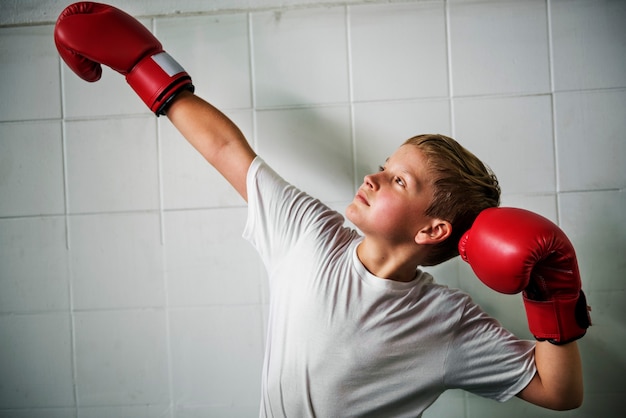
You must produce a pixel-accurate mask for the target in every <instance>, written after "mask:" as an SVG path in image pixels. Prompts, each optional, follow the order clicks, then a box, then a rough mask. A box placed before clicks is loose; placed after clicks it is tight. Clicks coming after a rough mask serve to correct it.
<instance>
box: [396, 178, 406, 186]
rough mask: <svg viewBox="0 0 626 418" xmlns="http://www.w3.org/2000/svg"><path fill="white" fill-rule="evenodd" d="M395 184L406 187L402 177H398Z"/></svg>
mask: <svg viewBox="0 0 626 418" xmlns="http://www.w3.org/2000/svg"><path fill="white" fill-rule="evenodd" d="M395 182H396V183H398V185H400V186H402V187H404V180H402V179H401V178H400V177H396V178H395Z"/></svg>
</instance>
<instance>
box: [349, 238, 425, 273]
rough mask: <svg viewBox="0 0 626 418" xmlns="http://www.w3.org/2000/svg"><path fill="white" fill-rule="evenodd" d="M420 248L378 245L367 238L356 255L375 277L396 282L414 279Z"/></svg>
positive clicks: (358, 248) (414, 246)
mask: <svg viewBox="0 0 626 418" xmlns="http://www.w3.org/2000/svg"><path fill="white" fill-rule="evenodd" d="M420 253H421V251H420V247H418V246H416V244H414V245H412V246H393V247H390V246H388V245H386V244H385V245H380V244H379V243H377V242H374V241H373V240H371V239H367V237H366V238H365V239H364V240H363V241H362V242H361V243H360V244H359V246H358V247H357V250H356V254H357V256H358V257H359V260H360V261H361V263H363V265H364V266H365V268H366V269H367V270H368V271H369V272H370V273H372V274H373V275H375V276H377V277H381V278H384V279H388V280H394V281H398V282H410V281H411V280H413V279H414V278H415V271H416V268H417V266H418V265H419V261H420V259H421V257H420Z"/></svg>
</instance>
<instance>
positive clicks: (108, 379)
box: [0, 0, 626, 418]
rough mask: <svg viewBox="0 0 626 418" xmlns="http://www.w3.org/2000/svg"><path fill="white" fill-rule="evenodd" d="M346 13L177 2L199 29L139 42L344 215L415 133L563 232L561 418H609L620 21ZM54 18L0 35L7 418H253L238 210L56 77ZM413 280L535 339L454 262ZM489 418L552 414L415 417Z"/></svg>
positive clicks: (617, 306)
mask: <svg viewBox="0 0 626 418" xmlns="http://www.w3.org/2000/svg"><path fill="white" fill-rule="evenodd" d="M218 3H219V2H218ZM349 3H350V4H349V5H341V4H340V2H333V3H332V6H327V5H321V4H320V5H317V6H316V5H315V4H313V5H310V6H309V7H289V6H285V7H282V8H270V9H263V10H260V9H258V10H252V11H246V10H243V9H242V10H239V11H235V9H230V10H221V9H220V7H221V8H224V7H227V6H225V5H224V4H225V3H224V4H222V3H219V5H218V6H217V9H216V10H214V11H212V12H210V13H209V12H207V7H208V6H206V5H205V4H204V3H203V4H202V5H200V4H199V3H198V2H195V0H185V1H181V2H179V3H178V5H177V6H176V7H177V8H178V10H181V11H185V12H192V13H190V14H185V13H182V14H177V13H176V12H175V9H173V8H171V9H170V8H168V9H164V10H163V11H162V13H155V15H158V16H157V17H154V18H151V17H150V16H143V17H142V18H141V22H142V23H143V24H144V25H146V27H148V28H149V29H150V30H152V31H154V33H156V34H157V35H158V36H159V38H160V40H161V41H162V43H163V45H164V47H165V48H166V50H167V51H168V52H170V53H171V54H172V56H174V57H175V58H176V59H177V60H178V61H179V62H180V63H181V64H183V65H184V66H185V67H186V68H187V70H188V71H189V73H190V74H191V75H192V76H193V77H194V82H195V85H196V87H197V92H198V93H199V94H200V95H201V96H203V97H205V98H207V99H208V100H210V101H211V102H213V103H214V104H216V105H217V106H218V107H220V108H222V109H223V110H224V111H225V112H226V113H227V114H228V115H229V116H230V117H231V118H232V119H233V120H234V121H235V122H236V123H237V124H238V125H239V126H240V128H241V129H242V131H243V132H244V134H245V135H246V136H247V137H248V138H249V140H250V142H251V143H252V144H254V146H255V149H256V150H257V151H258V152H259V153H260V154H261V156H262V157H263V158H265V159H266V160H267V161H268V162H270V163H271V164H272V165H273V166H274V167H275V168H276V169H277V170H278V171H279V172H280V173H281V174H283V175H284V177H286V178H287V179H289V180H291V181H292V182H294V183H295V184H297V185H298V186H300V187H302V188H303V189H305V190H307V191H309V192H310V193H312V194H314V195H316V196H317V197H320V198H322V199H323V200H326V201H327V202H329V203H330V204H331V206H332V207H334V208H337V209H338V210H342V209H343V208H344V207H345V205H346V204H347V202H349V201H350V200H351V199H352V196H353V193H354V189H355V187H357V186H358V185H359V184H360V183H361V181H362V178H363V176H364V175H365V174H367V173H369V172H371V171H372V170H376V168H377V166H378V165H379V164H380V163H381V162H383V161H384V159H385V158H386V157H387V156H388V155H389V154H391V153H392V152H393V151H394V150H395V148H396V147H397V146H398V145H399V144H400V143H401V142H402V141H404V140H405V139H407V138H408V137H410V136H413V135H415V134H418V133H424V132H439V133H443V134H446V135H452V136H455V137H456V138H457V139H458V140H459V141H461V142H462V143H463V144H464V145H466V146H467V147H468V148H469V149H470V150H471V151H473V152H474V153H475V154H477V155H478V156H479V157H480V158H482V159H483V160H484V161H485V162H486V163H487V164H488V165H490V166H491V167H492V168H493V169H494V171H495V172H496V173H497V174H498V176H499V178H500V180H501V183H502V187H503V192H504V194H503V198H502V204H503V205H508V206H517V207H523V208H527V209H530V210H533V211H536V212H538V213H541V214H543V215H544V216H546V217H548V218H549V219H551V220H553V221H554V222H557V223H559V225H560V226H561V227H562V228H563V229H564V230H565V232H566V233H567V234H568V236H569V237H570V238H571V240H572V242H573V244H574V246H575V247H576V250H577V253H578V257H579V263H580V269H581V273H582V279H583V285H584V288H585V291H586V292H587V295H588V299H589V301H590V303H591V305H592V306H593V312H592V315H593V320H594V326H593V327H592V328H591V329H590V330H589V333H588V335H587V336H586V337H585V338H584V339H582V340H581V342H580V349H581V352H582V354H583V363H584V379H585V387H586V400H585V404H584V405H583V407H582V408H581V409H579V410H577V411H573V412H569V413H558V416H561V417H570V416H571V417H596V416H602V417H609V418H610V417H618V416H621V412H622V411H623V410H624V406H625V405H624V399H626V389H625V387H624V385H623V376H624V374H625V373H626V366H625V365H626V357H625V355H624V350H623V349H622V347H623V346H624V344H626V327H625V326H624V318H625V317H626V311H625V310H624V307H625V306H626V285H625V284H624V280H623V278H624V277H625V276H626V263H625V262H624V254H625V252H624V251H625V249H626V230H625V228H624V225H626V218H625V215H624V213H626V211H624V208H625V207H626V199H625V196H626V194H625V193H624V186H625V184H626V170H625V169H624V167H625V165H624V164H623V161H624V160H626V148H625V146H624V144H625V143H626V142H625V141H624V139H623V132H624V131H625V130H626V125H625V122H624V121H625V120H626V114H625V113H626V112H625V110H624V109H626V106H625V105H626V95H625V93H626V31H624V30H623V22H624V21H625V18H626V2H623V1H617V0H567V1H565V0H519V1H518V0H516V1H512V0H511V1H504V0H503V1H500V0H447V1H444V0H432V1H399V2H387V1H383V0H377V1H373V2H369V1H368V2H365V1H364V2H358V3H359V4H356V3H357V2H354V1H351V2H349ZM151 4H152V3H151ZM285 4H287V3H285ZM289 4H292V3H289ZM325 4H328V2H325ZM140 6H141V5H139V4H134V5H133V7H139V8H140V9H141V7H140ZM178 6H180V7H178ZM15 7H16V8H20V7H24V8H26V7H27V6H22V5H21V3H20V4H17V3H16V6H15ZM59 7H61V6H59ZM168 7H169V6H168ZM151 10H152V9H151ZM194 11H198V12H201V13H199V14H194V13H193V12H194ZM59 12H60V10H59ZM54 18H55V16H50V17H49V18H48V20H47V22H48V23H47V24H38V25H31V24H29V22H23V24H22V23H17V24H15V25H13V26H11V27H0V53H1V55H2V60H1V62H0V74H1V75H2V77H0V97H2V99H3V100H2V101H0V418H4V417H11V418H15V417H17V418H21V417H29V418H32V417H34V418H40V417H41V418H43V417H46V418H48V417H53V418H56V417H59V418H61V417H63V418H66V417H72V418H79V417H80V418H85V417H87V418H104V417H107V418H108V417H129V418H131V417H132V418H136V417H140V418H144V417H145V418H152V417H159V418H162V417H167V418H174V417H177V418H181V417H184V418H200V417H207V416H217V417H249V416H256V415H257V414H258V403H259V393H260V386H259V382H260V373H261V360H262V356H263V346H264V333H265V319H266V317H267V301H268V295H267V287H266V285H265V277H266V275H265V272H264V271H263V270H262V266H261V263H260V262H259V259H258V257H257V255H256V254H255V253H254V252H253V250H252V249H251V247H250V246H249V244H248V243H246V242H245V241H244V240H243V239H242V238H241V231H242V229H243V225H244V223H245V215H246V210H245V206H244V202H243V201H242V200H241V198H240V197H239V196H238V195H237V194H236V193H235V192H233V191H232V190H231V189H230V186H228V184H227V183H226V182H225V181H224V180H223V179H222V178H221V177H220V176H219V175H218V174H217V173H216V172H215V171H214V170H213V169H212V168H211V167H209V166H208V165H207V164H206V163H205V162H204V161H203V160H202V158H201V157H200V156H199V155H198V154H197V153H196V152H195V151H194V150H193V149H192V148H191V147H190V146H189V145H188V144H187V143H186V142H185V141H184V140H183V139H182V138H181V137H180V135H179V134H178V133H177V132H175V131H174V129H173V128H172V127H171V126H170V124H169V123H168V121H167V119H166V118H163V117H161V118H159V119H156V118H155V117H154V116H153V115H151V114H150V112H149V111H148V110H147V109H146V108H145V106H144V105H143V103H142V102H141V101H140V100H139V99H138V98H137V97H136V96H135V94H134V93H133V92H132V90H131V89H130V88H129V87H128V86H127V84H126V82H125V80H124V78H123V77H120V76H119V75H118V74H116V73H115V72H114V71H112V70H110V69H108V68H104V71H103V77H102V80H100V81H99V82H97V83H93V84H89V83H86V82H84V81H82V80H80V79H79V78H78V77H77V76H75V75H74V74H73V73H72V72H71V71H70V70H69V69H68V68H67V66H65V65H64V64H63V63H61V62H60V60H59V58H58V54H57V52H56V50H55V48H54V43H53V41H52V33H53V26H52V22H53V20H54ZM428 270H429V271H431V272H432V273H433V274H434V275H435V277H436V278H437V280H438V281H440V282H442V283H445V284H448V285H450V286H454V287H461V288H463V289H465V290H467V291H468V292H469V293H470V294H471V295H472V297H473V298H474V299H475V300H476V301H477V302H479V303H480V304H481V305H482V306H483V307H484V308H485V309H486V310H487V311H488V312H490V313H491V314H493V315H494V316H495V317H497V318H498V319H499V320H500V321H501V322H502V323H503V324H504V325H505V326H507V327H509V328H510V329H511V330H512V331H514V332H516V333H517V334H519V335H520V336H523V337H530V335H529V333H528V329H527V325H526V319H525V313H524V309H523V306H522V303H521V301H520V299H519V297H518V296H516V295H513V296H503V295H499V294H496V293H494V292H492V291H490V290H489V289H487V288H486V287H485V286H483V285H482V283H480V281H479V280H478V279H476V278H475V277H474V275H473V274H472V273H471V270H470V268H469V266H468V265H467V264H465V263H463V262H462V261H460V260H458V259H455V260H451V261H450V262H447V263H444V264H442V265H440V266H436V267H433V268H429V269H428ZM504 415H506V416H510V417H528V416H532V417H553V416H556V415H557V413H554V412H550V411H546V410H543V409H540V408H536V407H533V406H531V405H529V404H526V403H524V402H522V401H519V400H517V399H514V400H512V401H510V402H507V403H505V404H498V403H495V402H492V401H487V400H484V399H481V398H477V397H475V396H474V395H470V394H466V393H463V392H457V391H452V392H447V393H445V394H444V395H443V396H442V397H441V398H440V399H439V400H438V401H437V402H436V403H435V404H434V405H433V406H432V407H431V408H430V409H429V410H428V411H427V412H426V413H425V414H424V416H427V417H447V416H450V417H481V418H483V417H501V416H504Z"/></svg>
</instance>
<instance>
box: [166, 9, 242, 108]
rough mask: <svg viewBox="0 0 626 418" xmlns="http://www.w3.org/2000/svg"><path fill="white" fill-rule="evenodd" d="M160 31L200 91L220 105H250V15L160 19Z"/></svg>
mask: <svg viewBox="0 0 626 418" xmlns="http://www.w3.org/2000/svg"><path fill="white" fill-rule="evenodd" d="M156 34H157V37H158V38H159V40H160V41H161V43H162V44H163V47H164V48H165V50H166V51H167V52H168V53H169V54H171V55H172V56H173V57H174V59H176V60H177V61H178V62H179V63H180V64H181V65H182V66H183V67H184V68H185V70H186V71H187V73H189V75H191V78H192V80H193V83H194V85H195V87H196V94H198V95H200V96H202V97H204V98H206V99H207V100H209V101H210V102H211V103H213V104H214V105H215V106H217V107H219V108H227V109H228V108H242V107H250V105H251V103H252V97H251V92H252V89H251V85H250V51H249V47H248V45H249V42H248V19H247V15H246V14H244V13H239V14H232V15H227V14H221V15H212V16H199V17H185V18H170V19H158V20H157V21H156Z"/></svg>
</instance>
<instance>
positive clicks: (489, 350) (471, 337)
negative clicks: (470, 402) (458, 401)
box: [445, 297, 537, 402]
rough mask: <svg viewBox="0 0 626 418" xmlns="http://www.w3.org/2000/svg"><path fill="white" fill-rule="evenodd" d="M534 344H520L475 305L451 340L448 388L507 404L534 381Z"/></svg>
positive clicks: (470, 305) (470, 306) (469, 303)
mask: <svg viewBox="0 0 626 418" xmlns="http://www.w3.org/2000/svg"><path fill="white" fill-rule="evenodd" d="M534 350H535V343H534V341H528V340H520V339H519V338H517V337H516V336H515V335H513V334H512V333H511V332H509V331H508V330H506V329H505V328H503V327H502V326H501V325H500V323H499V322H498V321H496V320H495V319H493V318H492V317H490V316H489V315H487V314H486V313H485V312H484V311H483V310H482V309H481V308H480V307H479V306H478V305H476V304H475V303H474V302H472V301H471V299H470V298H469V297H468V301H467V303H466V304H465V309H464V312H463V315H462V317H461V320H460V323H459V326H458V327H457V328H456V331H455V334H454V336H453V338H452V339H451V342H450V346H449V347H448V355H447V359H446V367H445V384H446V386H448V387H450V388H459V389H464V390H466V391H468V392H471V393H474V394H476V395H479V396H482V397H485V398H490V399H494V400H497V401H499V402H504V401H506V400H508V399H510V398H512V397H513V396H515V395H517V394H518V393H519V392H520V391H521V390H522V389H524V388H525V387H526V386H527V385H528V383H530V381H531V380H532V378H533V377H534V375H535V373H536V371H537V369H536V366H535V356H534V353H535V351H534Z"/></svg>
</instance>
